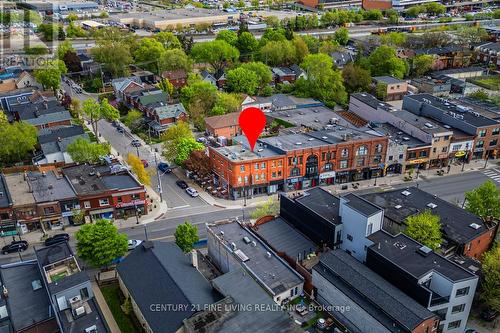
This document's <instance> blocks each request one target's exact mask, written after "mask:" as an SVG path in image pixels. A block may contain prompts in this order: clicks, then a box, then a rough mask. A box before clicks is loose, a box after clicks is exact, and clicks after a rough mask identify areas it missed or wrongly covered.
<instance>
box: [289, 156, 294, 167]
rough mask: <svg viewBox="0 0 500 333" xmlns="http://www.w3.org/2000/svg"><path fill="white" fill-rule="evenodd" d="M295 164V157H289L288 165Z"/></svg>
mask: <svg viewBox="0 0 500 333" xmlns="http://www.w3.org/2000/svg"><path fill="white" fill-rule="evenodd" d="M292 164H293V157H289V158H288V165H292Z"/></svg>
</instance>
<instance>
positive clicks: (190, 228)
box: [175, 221, 199, 253]
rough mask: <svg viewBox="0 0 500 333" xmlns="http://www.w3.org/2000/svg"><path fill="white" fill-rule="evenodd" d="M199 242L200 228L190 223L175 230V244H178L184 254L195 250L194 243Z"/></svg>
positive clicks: (185, 223)
mask: <svg viewBox="0 0 500 333" xmlns="http://www.w3.org/2000/svg"><path fill="white" fill-rule="evenodd" d="M198 240H199V238H198V228H197V227H196V226H194V225H192V224H191V223H189V222H188V221H185V222H184V223H183V224H179V225H178V226H177V228H175V244H177V246H178V247H180V248H181V250H182V251H183V252H184V253H187V252H190V251H191V250H192V249H193V245H194V243H196V242H197V241H198Z"/></svg>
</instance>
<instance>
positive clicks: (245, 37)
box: [237, 31, 259, 59]
mask: <svg viewBox="0 0 500 333" xmlns="http://www.w3.org/2000/svg"><path fill="white" fill-rule="evenodd" d="M237 46H238V50H240V54H241V56H242V57H244V58H247V59H251V58H253V54H254V53H255V52H257V50H258V49H259V42H258V41H257V39H255V36H254V35H253V34H252V33H250V32H248V31H244V32H242V33H241V34H240V35H239V37H238V43H237Z"/></svg>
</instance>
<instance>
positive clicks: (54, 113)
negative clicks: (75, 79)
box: [4, 94, 73, 130]
mask: <svg viewBox="0 0 500 333" xmlns="http://www.w3.org/2000/svg"><path fill="white" fill-rule="evenodd" d="M4 112H6V115H7V118H8V119H9V121H25V122H27V123H28V124H31V125H33V126H35V127H36V128H37V129H39V130H40V129H44V128H53V127H58V126H70V125H71V121H72V119H73V118H72V117H71V114H70V113H69V111H68V110H66V109H65V108H64V107H63V106H62V105H60V104H59V101H58V100H57V99H56V98H55V97H49V98H46V97H44V96H41V95H38V94H33V95H32V96H31V97H29V98H22V99H18V102H17V103H16V104H13V103H10V108H9V110H7V111H4Z"/></svg>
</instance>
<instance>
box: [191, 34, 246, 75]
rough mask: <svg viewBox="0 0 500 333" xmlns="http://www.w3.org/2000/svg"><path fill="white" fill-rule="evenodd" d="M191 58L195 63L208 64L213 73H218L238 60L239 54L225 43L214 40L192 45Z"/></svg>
mask: <svg viewBox="0 0 500 333" xmlns="http://www.w3.org/2000/svg"><path fill="white" fill-rule="evenodd" d="M191 56H192V57H193V59H195V60H196V61H197V62H205V63H208V64H210V65H211V66H212V68H213V69H214V70H215V71H219V70H222V69H224V68H225V67H226V66H227V65H228V64H231V63H233V62H235V61H236V60H238V58H239V56H240V52H239V51H238V49H237V48H235V47H234V46H232V45H230V44H228V43H227V42H226V41H223V40H214V41H211V42H202V43H196V44H194V46H193V48H192V49H191Z"/></svg>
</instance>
